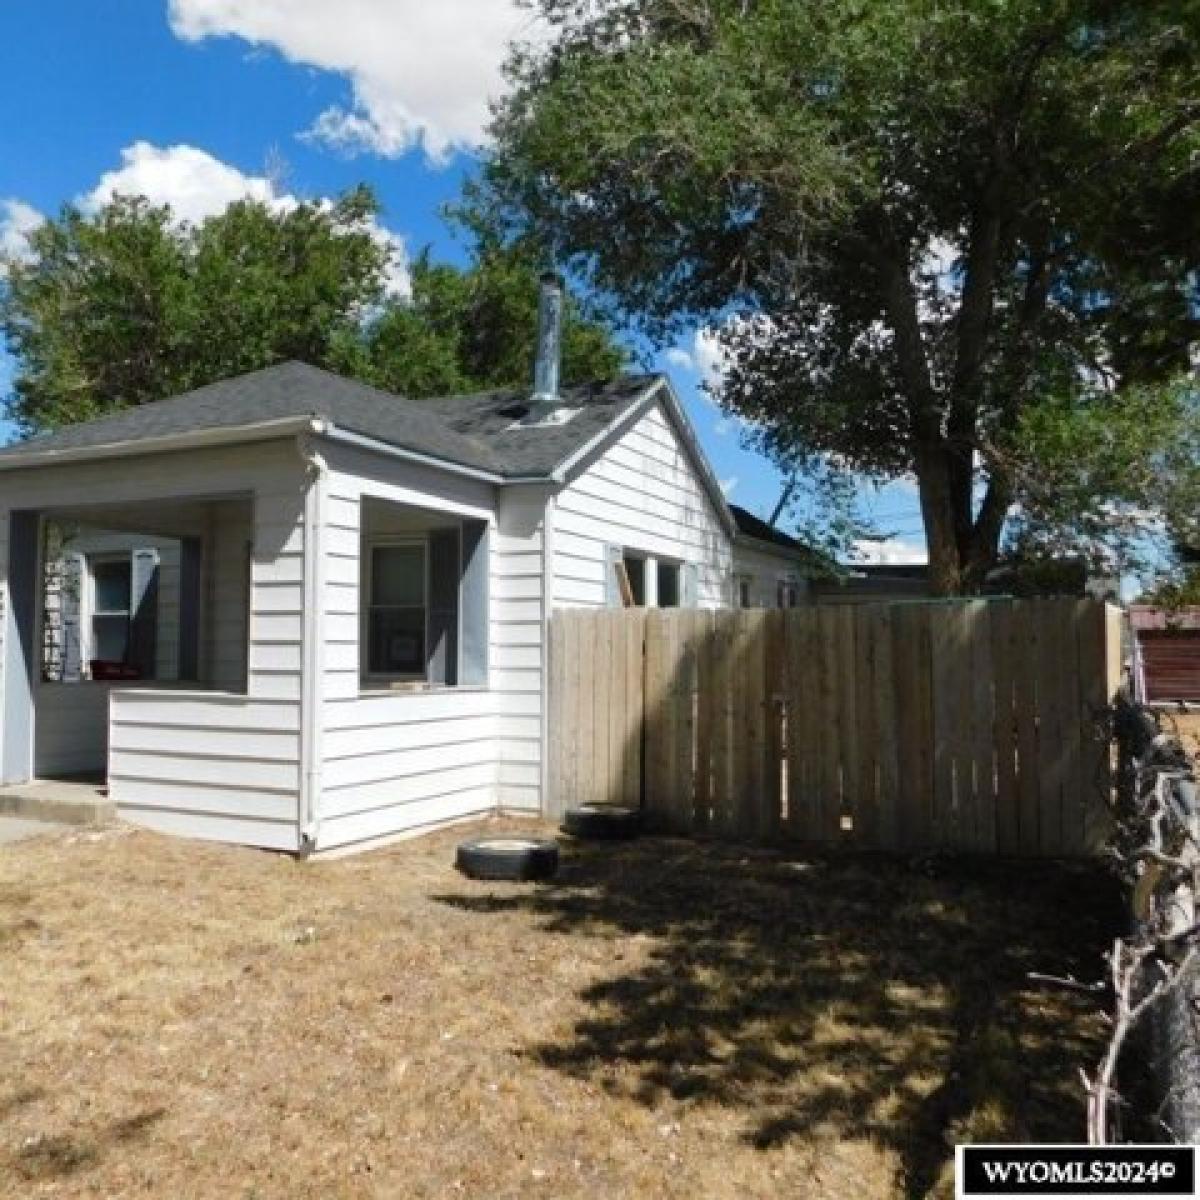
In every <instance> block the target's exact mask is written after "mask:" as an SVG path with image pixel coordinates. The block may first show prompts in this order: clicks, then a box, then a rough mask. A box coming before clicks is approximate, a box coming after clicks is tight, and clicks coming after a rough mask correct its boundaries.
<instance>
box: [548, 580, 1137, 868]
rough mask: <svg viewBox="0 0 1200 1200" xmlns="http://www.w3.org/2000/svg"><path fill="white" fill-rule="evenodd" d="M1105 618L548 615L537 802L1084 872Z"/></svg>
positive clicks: (1094, 614)
mask: <svg viewBox="0 0 1200 1200" xmlns="http://www.w3.org/2000/svg"><path fill="white" fill-rule="evenodd" d="M1120 615H1121V614H1120V610H1119V609H1115V608H1110V607H1106V606H1105V605H1103V604H1101V603H1099V602H1098V601H1094V600H1073V599H1052V600H1020V601H1015V600H973V601H947V602H933V603H930V602H913V603H899V604H897V603H892V604H867V605H861V606H829V607H822V606H814V607H808V608H797V609H790V610H787V611H779V610H762V609H759V610H740V611H737V610H735V611H698V610H681V609H666V610H657V609H650V610H640V609H624V610H599V611H596V610H562V611H559V612H557V613H555V614H554V616H553V618H552V620H551V625H550V663H549V666H550V710H549V717H550V724H549V749H550V757H549V772H550V774H549V797H550V805H551V808H552V810H553V811H555V812H558V813H561V812H562V811H563V810H564V809H566V808H568V807H572V806H574V805H577V804H584V803H592V804H605V803H611V804H626V805H634V806H638V805H640V806H641V807H642V808H643V810H644V811H645V814H646V818H647V821H648V822H649V823H650V824H652V825H653V826H654V827H657V828H660V829H664V830H668V831H672V832H679V833H707V834H713V835H716V836H722V837H729V838H747V839H779V838H794V839H797V840H802V841H811V842H836V843H842V844H852V845H858V846H862V847H874V848H879V849H916V848H940V849H947V850H962V851H977V852H988V853H990V852H994V853H1001V854H1017V855H1028V856H1037V855H1081V854H1086V853H1090V852H1092V851H1094V850H1095V849H1096V848H1097V847H1098V846H1099V844H1100V843H1101V842H1102V840H1103V837H1104V834H1105V831H1106V820H1107V818H1106V811H1107V809H1106V805H1105V802H1104V798H1105V795H1106V793H1107V789H1108V786H1109V771H1110V752H1109V742H1108V734H1107V726H1106V722H1105V721H1104V713H1105V709H1106V707H1107V704H1108V700H1109V698H1110V697H1111V695H1112V694H1113V693H1114V692H1115V690H1116V685H1117V681H1118V677H1119V667H1120V661H1119V660H1120Z"/></svg>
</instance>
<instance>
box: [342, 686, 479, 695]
mask: <svg viewBox="0 0 1200 1200" xmlns="http://www.w3.org/2000/svg"><path fill="white" fill-rule="evenodd" d="M490 690H491V688H490V686H489V685H488V684H486V683H414V684H403V683H402V684H396V685H394V686H393V685H390V684H386V683H362V684H360V685H359V689H358V694H359V696H360V697H366V696H371V697H375V696H431V695H438V696H445V695H451V694H453V693H455V692H487V691H490Z"/></svg>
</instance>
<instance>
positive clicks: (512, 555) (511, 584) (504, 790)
mask: <svg viewBox="0 0 1200 1200" xmlns="http://www.w3.org/2000/svg"><path fill="white" fill-rule="evenodd" d="M545 514H546V492H545V491H544V490H543V489H541V488H511V489H507V490H506V491H504V492H502V493H501V496H500V505H499V509H498V511H497V528H496V531H495V533H494V534H493V538H492V572H491V610H492V627H491V637H490V641H491V645H490V657H491V687H492V690H493V692H494V693H495V696H496V714H497V717H496V735H497V740H498V747H499V762H498V764H497V776H496V782H497V802H498V803H499V805H500V807H501V808H503V809H505V810H510V811H514V812H529V813H536V812H540V811H541V804H542V789H541V778H542V769H541V763H542V681H543V676H542V666H543V653H544V640H545V613H544V611H543V606H544V596H545V580H544V575H543V567H542V564H543V538H544V536H545V528H544V527H545Z"/></svg>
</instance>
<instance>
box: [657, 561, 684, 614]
mask: <svg viewBox="0 0 1200 1200" xmlns="http://www.w3.org/2000/svg"><path fill="white" fill-rule="evenodd" d="M658 607H659V608H678V607H679V564H678V563H664V562H660V563H659V564H658Z"/></svg>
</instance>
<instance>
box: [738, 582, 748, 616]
mask: <svg viewBox="0 0 1200 1200" xmlns="http://www.w3.org/2000/svg"><path fill="white" fill-rule="evenodd" d="M737 585H738V607H739V608H749V607H750V580H749V578H748V577H747V576H745V575H742V576H740V577H739V578H738V581H737Z"/></svg>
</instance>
